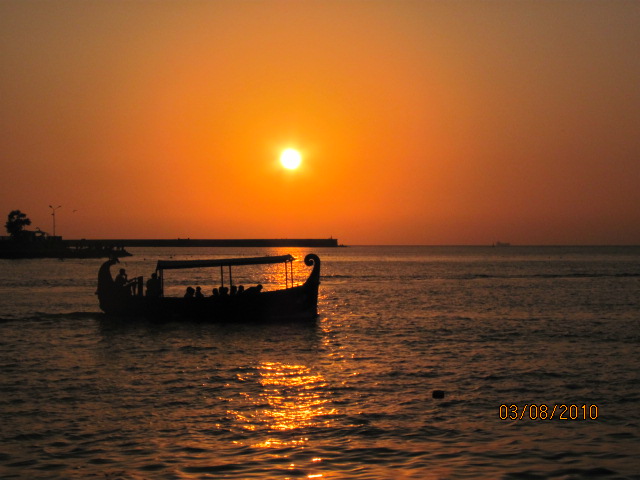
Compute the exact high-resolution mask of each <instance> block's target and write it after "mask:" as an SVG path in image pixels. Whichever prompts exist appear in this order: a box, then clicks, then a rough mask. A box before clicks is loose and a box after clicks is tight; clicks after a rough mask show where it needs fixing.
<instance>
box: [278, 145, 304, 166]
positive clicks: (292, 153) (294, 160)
mask: <svg viewBox="0 0 640 480" xmlns="http://www.w3.org/2000/svg"><path fill="white" fill-rule="evenodd" d="M301 162H302V156H301V155H300V152H298V151H297V150H294V149H293V148H287V149H286V150H284V151H283V152H282V154H281V155H280V163H281V164H282V166H283V167H284V168H288V169H289V170H295V169H296V168H298V167H299V166H300V163H301Z"/></svg>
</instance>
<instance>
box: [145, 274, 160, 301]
mask: <svg viewBox="0 0 640 480" xmlns="http://www.w3.org/2000/svg"><path fill="white" fill-rule="evenodd" d="M161 290H162V289H161V288H160V279H159V278H158V274H157V273H152V274H151V278H150V279H149V280H147V297H159V296H160V293H161Z"/></svg>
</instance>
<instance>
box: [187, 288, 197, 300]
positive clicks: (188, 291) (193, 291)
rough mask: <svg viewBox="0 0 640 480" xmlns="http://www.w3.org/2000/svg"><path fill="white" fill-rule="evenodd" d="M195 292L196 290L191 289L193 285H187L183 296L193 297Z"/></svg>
mask: <svg viewBox="0 0 640 480" xmlns="http://www.w3.org/2000/svg"><path fill="white" fill-rule="evenodd" d="M195 293H196V291H195V290H194V289H193V287H187V291H186V292H185V294H184V298H193V296H194V294H195Z"/></svg>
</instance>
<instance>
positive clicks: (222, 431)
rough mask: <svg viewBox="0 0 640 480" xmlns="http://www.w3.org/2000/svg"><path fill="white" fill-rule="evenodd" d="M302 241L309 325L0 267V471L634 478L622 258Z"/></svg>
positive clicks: (633, 326)
mask: <svg viewBox="0 0 640 480" xmlns="http://www.w3.org/2000/svg"><path fill="white" fill-rule="evenodd" d="M132 251H133V253H134V254H135V255H134V256H133V257H130V258H127V259H123V261H122V263H121V264H120V265H119V267H121V268H126V270H127V272H128V273H129V275H130V276H135V275H144V276H145V277H147V276H148V275H149V274H150V273H151V272H152V271H153V270H154V268H155V262H156V261H157V260H158V259H160V258H163V259H167V258H174V259H195V258H220V257H225V256H231V257H233V256H259V255H266V254H284V253H291V254H293V255H294V256H295V257H296V258H297V259H302V258H303V257H304V255H305V254H306V253H308V250H306V249H205V248H200V249H198V248H194V249H153V248H149V249H142V248H140V249H132ZM315 253H317V254H319V256H320V257H321V259H322V283H321V286H320V299H319V311H320V316H319V318H318V321H317V322H316V323H315V324H313V325H297V324H291V323H289V324H275V325H236V324H225V325H215V324H205V323H194V322H189V321H170V322H163V323H157V322H153V321H149V320H142V319H127V318H109V317H106V316H105V315H103V314H102V313H101V312H100V311H99V308H98V305H97V298H96V296H95V294H94V293H95V288H96V279H97V271H98V268H99V266H100V264H101V262H102V261H101V260H69V259H68V260H64V261H61V260H56V259H41V260H0V319H1V320H0V478H2V479H11V478H24V479H91V478H100V479H104V478H108V479H226V478H229V479H264V478H273V479H283V480H284V479H311V478H320V479H361V480H364V479H449V478H452V479H455V478H487V479H495V478H504V479H541V478H554V479H580V478H588V479H593V478H598V479H600V478H603V479H622V478H636V479H637V478H640V353H639V352H640V350H639V348H638V347H639V341H640V248H637V247H571V248H570V247H517V246H512V247H503V248H491V247H348V248H337V249H326V250H325V249H320V250H318V251H316V252H315ZM115 268H118V267H114V269H115ZM280 268H281V267H279V266H273V267H269V268H267V270H266V271H263V272H260V271H258V270H249V271H247V272H245V273H243V272H242V271H241V270H242V269H240V268H239V269H237V271H235V270H234V283H243V284H245V285H246V286H250V285H252V284H255V283H262V284H263V285H265V289H267V290H268V289H273V288H278V287H280V286H282V285H284V271H282V272H281V271H279V269H280ZM308 271H309V268H308V267H306V266H305V265H304V264H303V263H302V262H296V264H295V269H294V274H295V275H294V281H296V282H301V281H303V280H304V278H305V276H306V275H307V274H308ZM167 273H168V275H167V278H166V283H167V285H166V288H167V291H169V292H171V293H174V294H176V295H180V294H182V292H183V291H184V288H186V286H189V285H191V286H196V285H200V286H202V287H203V291H204V292H205V293H207V294H208V293H209V292H210V289H211V288H212V287H214V286H218V285H219V283H220V278H219V276H220V271H218V270H215V271H206V270H202V271H192V272H187V271H184V272H167ZM223 273H224V274H226V273H227V272H226V271H224V270H223ZM224 280H225V282H228V280H229V279H228V277H226V278H225V279H224ZM434 392H435V395H434ZM434 397H436V398H434ZM438 397H443V398H438Z"/></svg>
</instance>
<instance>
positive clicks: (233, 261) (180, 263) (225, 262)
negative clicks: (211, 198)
mask: <svg viewBox="0 0 640 480" xmlns="http://www.w3.org/2000/svg"><path fill="white" fill-rule="evenodd" d="M293 260H294V258H293V257H292V256H291V255H273V256H269V257H242V258H221V259H218V260H158V264H157V265H156V270H175V269H179V268H207V267H227V266H229V267H231V266H235V265H265V264H270V263H285V262H293Z"/></svg>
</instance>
